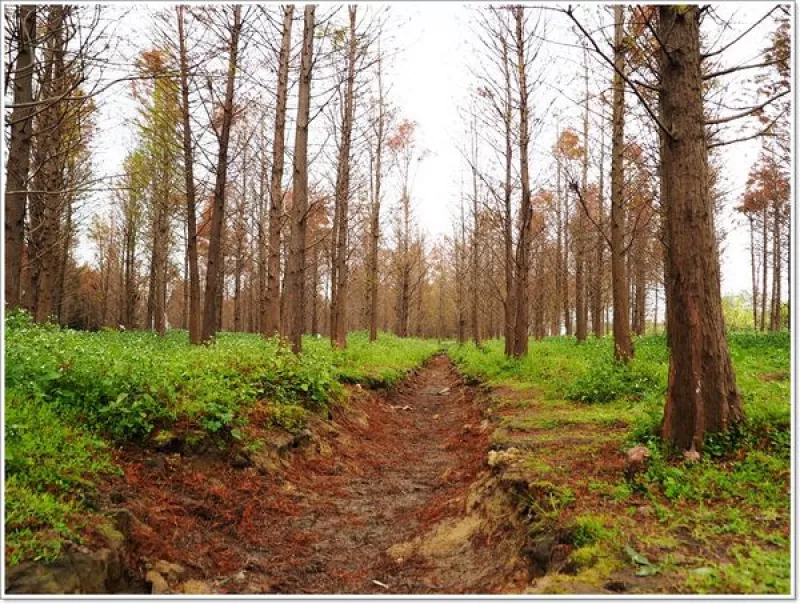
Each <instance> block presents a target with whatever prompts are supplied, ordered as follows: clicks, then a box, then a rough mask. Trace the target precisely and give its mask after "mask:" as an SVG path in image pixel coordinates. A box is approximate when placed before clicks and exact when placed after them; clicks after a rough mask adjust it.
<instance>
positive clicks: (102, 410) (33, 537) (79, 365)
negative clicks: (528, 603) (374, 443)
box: [5, 312, 438, 564]
mask: <svg viewBox="0 0 800 604" xmlns="http://www.w3.org/2000/svg"><path fill="white" fill-rule="evenodd" d="M5 337H6V340H5V343H6V349H5V350H6V352H5V369H6V383H5V400H6V418H5V419H6V421H5V433H6V452H5V453H6V488H7V495H8V499H7V501H9V505H8V506H7V508H6V530H7V537H8V538H7V540H6V553H7V554H8V559H9V562H10V563H11V564H15V563H17V562H19V561H22V560H24V559H36V558H39V559H53V558H54V557H56V556H57V555H58V552H59V551H60V549H61V545H62V542H63V541H64V540H65V539H73V540H77V539H80V538H81V537H80V530H81V528H82V527H85V526H86V525H87V524H89V522H88V520H89V518H88V517H87V516H86V515H85V512H86V511H87V510H90V509H91V507H92V506H91V504H92V492H93V486H94V484H95V482H96V481H97V480H98V479H99V478H100V477H101V476H102V475H103V474H106V473H110V472H114V471H115V468H114V466H113V464H112V462H111V456H110V454H109V453H110V448H111V447H113V446H117V445H120V444H131V443H132V444H137V445H146V442H147V441H148V438H149V437H150V436H151V435H152V434H154V433H155V432H157V431H158V430H159V429H167V428H171V427H172V426H173V425H176V424H181V425H190V426H191V427H192V428H194V429H195V430H198V431H202V432H204V433H207V434H212V435H218V436H219V437H220V438H222V439H224V438H230V437H233V438H241V435H242V434H243V432H242V428H244V426H246V425H247V423H248V421H249V413H248V412H249V410H250V409H251V408H252V407H253V406H254V405H256V404H257V403H259V402H266V403H267V404H268V406H269V408H270V410H271V415H270V417H271V420H270V421H271V423H272V424H273V425H275V426H277V427H280V428H284V429H287V430H289V431H293V430H296V429H297V428H299V427H301V425H302V424H304V421H305V419H306V418H307V416H308V415H309V414H313V413H318V412H321V411H324V410H326V409H327V408H328V406H329V405H330V404H332V403H333V402H335V401H336V400H338V399H339V398H340V397H341V396H342V394H343V392H344V386H343V383H347V382H349V383H362V382H363V383H364V384H366V385H369V386H382V387H389V386H391V385H392V384H394V383H396V382H397V381H398V380H399V379H402V378H403V377H404V376H406V375H407V374H408V373H409V372H411V371H413V370H414V369H415V368H416V367H418V366H419V365H421V364H422V363H423V362H424V361H425V360H426V359H427V358H428V357H430V356H431V355H432V354H433V353H434V352H435V351H436V350H437V348H438V345H437V344H436V343H435V342H432V341H425V340H420V339H403V340H401V339H399V338H396V337H395V336H391V335H387V334H381V335H380V337H379V339H378V340H377V341H376V342H375V343H372V344H370V343H369V341H368V338H367V337H366V335H364V334H351V336H350V347H349V348H348V349H347V350H346V351H335V350H332V349H331V347H330V344H329V342H328V341H327V340H319V339H316V338H307V342H306V352H305V353H304V354H303V355H302V356H299V357H298V356H297V355H295V354H294V353H292V352H291V351H290V350H288V349H287V348H286V347H285V346H282V345H281V344H280V343H279V341H278V340H277V339H273V340H265V339H264V338H262V337H260V336H258V335H255V334H234V333H225V332H223V333H221V334H219V335H218V337H217V339H216V342H215V343H214V344H213V345H211V346H205V347H194V346H190V345H189V342H188V336H187V334H186V333H185V332H180V331H175V332H170V333H169V334H168V335H167V336H166V337H159V336H157V335H156V334H154V333H150V332H139V331H133V332H124V331H112V330H104V331H98V332H85V331H74V330H70V329H65V328H60V327H58V326H55V325H52V324H44V325H37V324H34V323H33V322H32V321H31V320H30V317H29V316H28V315H27V314H26V313H24V312H19V313H9V314H8V316H7V320H6V331H5Z"/></svg>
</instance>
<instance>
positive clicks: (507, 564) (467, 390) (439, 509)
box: [109, 356, 525, 594]
mask: <svg viewBox="0 0 800 604" xmlns="http://www.w3.org/2000/svg"><path fill="white" fill-rule="evenodd" d="M314 433H315V436H314V438H313V439H312V441H311V443H309V444H308V445H307V446H305V447H303V449H302V450H298V451H295V452H292V453H291V454H290V455H289V456H288V457H287V459H286V460H285V461H283V463H282V467H280V468H279V469H276V471H274V472H268V473H266V474H265V473H263V472H259V471H257V469H256V468H253V467H245V468H236V467H233V466H232V465H231V463H230V460H226V459H221V458H220V459H214V458H209V457H208V456H183V455H180V454H163V455H161V457H155V458H154V457H153V454H152V452H147V453H145V452H141V451H139V452H134V451H128V452H122V453H121V455H120V459H119V461H120V463H121V464H122V466H123V468H124V470H125V476H124V477H122V478H120V479H119V480H117V481H115V482H113V483H112V484H110V485H109V492H110V496H111V497H112V499H113V500H114V501H115V502H118V503H120V504H121V505H123V506H124V507H125V509H126V510H129V511H130V512H131V515H132V518H133V521H132V524H133V526H132V528H131V531H130V532H131V535H132V537H131V539H132V559H131V563H132V564H134V565H137V566H138V570H139V572H141V574H142V575H145V574H146V573H148V571H151V569H152V568H154V567H155V568H157V569H160V572H161V574H159V575H158V576H157V577H154V576H153V575H152V572H151V574H150V575H148V576H149V577H150V579H151V580H152V579H155V581H154V582H153V590H154V592H155V591H160V592H162V593H282V594H312V593H315V594H341V593H358V594H459V593H478V594H481V593H500V592H513V591H517V590H519V589H524V581H525V577H524V576H522V574H524V573H521V571H520V570H519V568H515V566H516V565H515V564H514V563H513V558H514V546H513V544H510V543H509V539H505V538H504V537H503V536H502V535H500V536H498V535H497V534H496V533H493V532H492V531H488V530H485V529H486V527H485V526H484V525H482V521H481V519H480V517H479V516H478V515H476V514H475V513H474V512H472V513H468V508H470V507H471V508H472V509H474V508H475V507H476V506H475V504H474V501H473V503H472V504H470V503H469V500H470V498H472V499H473V500H474V499H475V498H476V495H475V487H474V484H476V480H478V479H479V478H480V477H481V476H483V477H485V476H486V472H485V470H486V466H485V463H486V456H487V452H488V437H489V425H488V421H486V420H483V419H482V410H481V402H480V395H479V394H478V393H477V392H476V391H475V389H473V388H471V387H469V386H467V385H466V384H465V383H464V382H463V381H462V379H461V378H460V376H459V375H458V374H457V372H456V371H455V370H454V368H453V366H452V365H451V363H450V361H449V360H448V359H447V357H445V356H438V357H435V358H433V359H432V360H431V361H430V362H429V363H427V364H426V365H425V366H424V367H423V368H422V369H420V371H418V372H417V373H416V375H414V376H413V377H411V378H410V379H409V380H407V381H406V382H404V383H403V384H401V385H400V386H398V387H397V388H396V389H394V390H393V391H391V392H389V393H377V392H370V391H366V390H362V389H360V388H359V387H356V388H354V390H353V393H352V396H351V401H350V403H349V404H348V405H347V408H346V409H345V410H339V411H337V412H336V413H335V415H334V416H333V418H332V421H327V422H319V423H318V424H317V425H316V426H314ZM233 465H236V464H233ZM471 487H472V491H471ZM478 497H480V495H478ZM164 561H166V562H169V563H173V565H175V564H176V566H170V565H169V564H165V562H164Z"/></svg>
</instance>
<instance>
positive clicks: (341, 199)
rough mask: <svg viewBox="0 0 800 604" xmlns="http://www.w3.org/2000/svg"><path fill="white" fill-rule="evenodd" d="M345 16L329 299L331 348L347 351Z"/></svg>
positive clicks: (350, 61) (351, 64)
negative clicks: (331, 293) (331, 292)
mask: <svg viewBox="0 0 800 604" xmlns="http://www.w3.org/2000/svg"><path fill="white" fill-rule="evenodd" d="M348 13H349V16H350V44H349V51H348V56H347V87H346V91H345V97H344V114H343V119H342V138H341V140H340V142H339V165H338V169H337V171H336V215H337V216H338V223H337V225H336V227H335V229H334V230H335V232H336V235H337V241H336V243H335V245H336V247H335V251H336V255H335V260H336V262H335V264H336V266H335V271H334V277H335V279H336V290H335V291H336V296H335V297H333V298H332V299H331V344H332V345H333V346H334V347H336V348H339V349H344V348H346V347H347V320H346V309H347V289H348V287H347V285H348V273H347V247H348V236H349V230H350V225H349V211H350V207H349V206H350V204H349V198H350V144H351V139H352V133H353V113H354V104H353V91H354V88H355V80H356V50H357V40H356V6H355V5H351V6H350V7H349V8H348Z"/></svg>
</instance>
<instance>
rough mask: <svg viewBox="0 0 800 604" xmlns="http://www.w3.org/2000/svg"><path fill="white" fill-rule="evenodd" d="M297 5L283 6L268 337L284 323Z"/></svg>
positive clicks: (272, 180)
mask: <svg viewBox="0 0 800 604" xmlns="http://www.w3.org/2000/svg"><path fill="white" fill-rule="evenodd" d="M293 16H294V5H293V4H288V5H286V6H284V7H283V27H282V30H281V48H280V52H279V54H278V86H277V88H276V91H275V136H274V140H273V144H272V174H271V178H270V189H269V190H270V210H269V256H268V258H269V259H268V265H267V291H266V300H265V306H264V315H263V318H262V328H263V332H264V336H265V337H272V336H274V335H275V334H277V333H278V331H279V329H280V325H281V316H280V313H281V303H280V299H281V293H280V270H281V219H282V216H283V162H284V148H285V146H286V140H285V138H286V102H287V95H288V90H289V54H290V51H291V47H292V19H293Z"/></svg>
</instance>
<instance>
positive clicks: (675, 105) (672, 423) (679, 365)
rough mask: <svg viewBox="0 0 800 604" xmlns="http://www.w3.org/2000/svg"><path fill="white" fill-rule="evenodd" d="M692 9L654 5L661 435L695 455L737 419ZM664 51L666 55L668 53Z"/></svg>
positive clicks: (739, 416)
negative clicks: (666, 363)
mask: <svg viewBox="0 0 800 604" xmlns="http://www.w3.org/2000/svg"><path fill="white" fill-rule="evenodd" d="M699 17H700V15H699V7H697V6H688V7H680V8H679V7H676V6H660V7H659V25H658V27H659V34H660V40H661V41H662V44H663V45H662V46H661V49H660V51H659V56H658V59H659V68H660V76H661V87H660V88H661V91H660V94H659V107H660V119H661V123H662V124H669V125H670V128H671V132H670V134H669V135H667V134H666V133H664V132H663V131H660V132H659V133H660V136H661V200H662V203H663V204H664V206H665V209H666V228H667V231H668V242H669V247H668V251H667V258H668V261H669V281H668V282H667V288H668V289H669V290H670V294H669V299H668V302H669V304H670V305H672V306H673V309H672V311H671V313H670V321H669V325H668V329H669V331H670V346H671V348H670V367H669V380H668V388H667V396H666V405H665V409H664V421H663V424H662V437H663V438H664V440H665V441H667V442H670V443H673V444H674V445H676V446H677V447H679V448H681V449H691V448H693V449H695V450H700V449H702V447H703V441H704V437H705V435H706V434H708V433H716V432H722V431H725V430H727V429H729V428H730V427H731V425H733V424H734V423H736V422H738V421H740V420H741V419H742V418H743V412H742V407H741V401H740V398H739V393H738V391H737V388H736V380H735V378H734V373H733V366H732V364H731V359H730V355H729V353H728V344H727V341H726V339H725V324H724V318H723V314H722V300H721V296H720V277H719V257H718V255H717V251H716V237H715V234H714V226H713V211H714V210H713V207H712V200H711V195H710V191H709V186H708V182H709V179H708V150H707V148H706V132H705V125H704V112H703V96H702V95H703V92H702V90H703V87H702V75H701V66H700V60H701V59H700V57H701V54H700V24H699ZM664 47H666V48H668V49H669V50H670V52H669V55H668V54H667V52H666V51H665V50H664Z"/></svg>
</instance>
